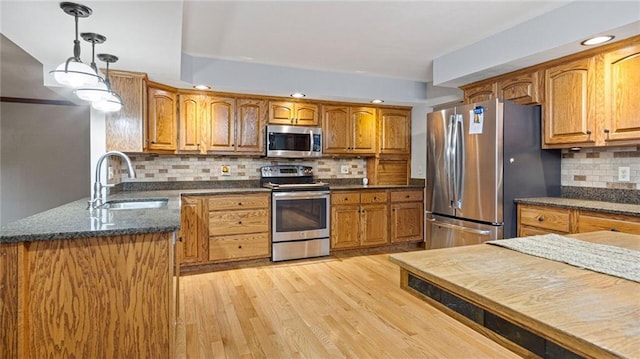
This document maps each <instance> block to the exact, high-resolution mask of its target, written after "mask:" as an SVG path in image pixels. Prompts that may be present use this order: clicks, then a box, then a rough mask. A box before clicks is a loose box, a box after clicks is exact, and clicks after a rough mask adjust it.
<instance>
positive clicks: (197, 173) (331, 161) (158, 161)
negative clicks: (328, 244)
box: [109, 155, 367, 184]
mask: <svg viewBox="0 0 640 359" xmlns="http://www.w3.org/2000/svg"><path fill="white" fill-rule="evenodd" d="M129 157H130V158H131V162H132V164H133V166H134V168H135V171H136V178H133V179H130V178H129V177H128V175H127V170H126V167H123V166H122V163H121V161H120V159H119V158H117V157H110V163H109V165H111V166H114V168H118V169H119V171H114V172H115V175H114V178H113V179H112V180H110V181H109V182H110V183H115V184H117V183H120V182H123V181H124V182H170V181H225V180H259V179H260V167H262V166H267V165H276V164H297V165H304V166H311V167H313V172H314V175H315V177H317V178H326V179H330V178H362V177H366V175H367V168H366V161H365V159H363V158H339V159H338V158H322V159H317V160H299V159H272V158H255V157H237V156H225V157H221V156H215V157H213V156H197V155H131V156H129ZM223 166H226V167H227V168H228V175H223V172H222V168H223ZM342 166H348V168H349V173H347V174H343V173H341V169H342Z"/></svg>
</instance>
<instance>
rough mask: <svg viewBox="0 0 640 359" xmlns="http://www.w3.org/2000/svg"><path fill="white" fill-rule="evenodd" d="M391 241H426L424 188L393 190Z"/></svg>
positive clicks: (391, 192)
mask: <svg viewBox="0 0 640 359" xmlns="http://www.w3.org/2000/svg"><path fill="white" fill-rule="evenodd" d="M390 198H391V243H398V242H414V241H424V194H423V190H422V189H406V190H391V191H390Z"/></svg>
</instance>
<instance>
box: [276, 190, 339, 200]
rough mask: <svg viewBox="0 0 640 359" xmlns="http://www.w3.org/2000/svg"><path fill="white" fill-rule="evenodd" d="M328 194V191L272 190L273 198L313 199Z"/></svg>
mask: <svg viewBox="0 0 640 359" xmlns="http://www.w3.org/2000/svg"><path fill="white" fill-rule="evenodd" d="M328 195H329V191H301V192H273V197H274V198H295V199H314V198H323V197H325V196H328Z"/></svg>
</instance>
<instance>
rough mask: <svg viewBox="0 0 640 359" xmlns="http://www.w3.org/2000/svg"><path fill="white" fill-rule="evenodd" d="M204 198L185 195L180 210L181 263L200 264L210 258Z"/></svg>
mask: <svg viewBox="0 0 640 359" xmlns="http://www.w3.org/2000/svg"><path fill="white" fill-rule="evenodd" d="M203 202H204V200H203V198H202V197H197V196H183V197H182V199H181V211H180V216H181V219H180V234H179V236H180V238H181V241H182V244H181V247H182V256H181V264H184V265H190V264H199V263H204V262H206V261H207V260H208V259H209V241H208V240H207V236H205V235H204V234H205V233H206V230H207V227H206V220H205V218H204V215H205V211H204V204H203Z"/></svg>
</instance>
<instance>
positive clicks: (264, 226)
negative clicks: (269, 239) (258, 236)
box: [209, 209, 270, 236]
mask: <svg viewBox="0 0 640 359" xmlns="http://www.w3.org/2000/svg"><path fill="white" fill-rule="evenodd" d="M269 219H270V218H269V211H268V210H266V209H259V210H249V211H219V212H218V211H215V212H209V235H210V236H218V235H227V234H241V233H257V232H268V231H269Z"/></svg>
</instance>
